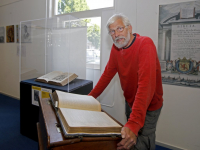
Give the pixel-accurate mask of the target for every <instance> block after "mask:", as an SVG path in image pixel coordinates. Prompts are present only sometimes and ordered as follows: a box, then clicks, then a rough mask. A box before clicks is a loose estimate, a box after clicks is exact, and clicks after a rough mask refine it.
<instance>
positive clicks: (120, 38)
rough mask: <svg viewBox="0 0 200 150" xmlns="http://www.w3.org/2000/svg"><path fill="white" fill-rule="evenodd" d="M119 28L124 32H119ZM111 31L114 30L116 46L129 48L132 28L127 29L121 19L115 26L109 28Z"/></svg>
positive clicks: (113, 36)
mask: <svg viewBox="0 0 200 150" xmlns="http://www.w3.org/2000/svg"><path fill="white" fill-rule="evenodd" d="M117 28H123V31H121V32H120V31H117ZM109 30H110V31H111V30H114V31H115V33H114V34H113V35H111V37H112V39H113V42H114V44H115V46H117V47H118V48H123V47H127V46H128V45H129V42H130V33H131V31H130V28H129V26H128V27H125V25H124V23H123V21H122V20H121V19H117V20H116V21H115V22H114V23H113V24H111V25H110V26H109Z"/></svg>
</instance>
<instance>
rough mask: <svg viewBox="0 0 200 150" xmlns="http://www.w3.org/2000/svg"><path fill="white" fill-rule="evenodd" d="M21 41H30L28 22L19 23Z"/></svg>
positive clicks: (29, 25)
mask: <svg viewBox="0 0 200 150" xmlns="http://www.w3.org/2000/svg"><path fill="white" fill-rule="evenodd" d="M21 42H22V43H30V42H31V24H30V23H27V24H25V23H23V24H21Z"/></svg>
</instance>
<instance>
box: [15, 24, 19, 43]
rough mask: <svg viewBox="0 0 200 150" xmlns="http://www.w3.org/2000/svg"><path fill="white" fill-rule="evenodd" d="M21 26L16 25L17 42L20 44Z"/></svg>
mask: <svg viewBox="0 0 200 150" xmlns="http://www.w3.org/2000/svg"><path fill="white" fill-rule="evenodd" d="M19 29H20V28H19V25H16V42H17V43H19V31H20V30H19Z"/></svg>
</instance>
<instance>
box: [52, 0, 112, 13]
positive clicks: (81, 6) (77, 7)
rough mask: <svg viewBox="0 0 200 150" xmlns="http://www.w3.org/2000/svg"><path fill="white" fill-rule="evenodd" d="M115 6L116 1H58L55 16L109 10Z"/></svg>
mask: <svg viewBox="0 0 200 150" xmlns="http://www.w3.org/2000/svg"><path fill="white" fill-rule="evenodd" d="M113 6H114V0H56V1H55V7H56V11H55V15H59V14H66V13H72V12H79V11H86V10H94V9H100V8H108V7H113Z"/></svg>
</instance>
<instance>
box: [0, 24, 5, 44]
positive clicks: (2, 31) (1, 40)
mask: <svg viewBox="0 0 200 150" xmlns="http://www.w3.org/2000/svg"><path fill="white" fill-rule="evenodd" d="M4 39H5V29H4V27H0V43H4V41H5V40H4Z"/></svg>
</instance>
